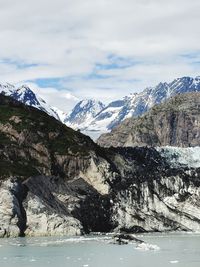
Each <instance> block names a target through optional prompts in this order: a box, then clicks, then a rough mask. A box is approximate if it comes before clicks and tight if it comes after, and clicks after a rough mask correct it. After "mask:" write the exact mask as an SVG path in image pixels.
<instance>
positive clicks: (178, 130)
mask: <svg viewBox="0 0 200 267" xmlns="http://www.w3.org/2000/svg"><path fill="white" fill-rule="evenodd" d="M199 125H200V93H198V92H196V93H187V94H179V95H177V96H175V97H173V98H171V99H169V100H168V101H167V102H165V103H163V104H160V105H156V106H154V107H153V108H152V109H151V110H150V111H149V112H147V113H145V114H144V115H143V116H141V117H138V118H130V119H126V120H125V121H124V122H122V123H121V124H120V125H119V126H117V127H116V128H114V129H113V130H112V131H111V133H107V134H103V135H101V137H100V138H99V139H98V141H97V142H98V144H99V145H101V146H105V147H109V146H114V147H117V146H119V147H121V146H126V147H127V146H150V147H155V146H167V145H169V146H178V147H190V146H198V145H200V127H199Z"/></svg>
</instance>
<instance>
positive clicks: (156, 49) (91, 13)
mask: <svg viewBox="0 0 200 267" xmlns="http://www.w3.org/2000/svg"><path fill="white" fill-rule="evenodd" d="M199 12H200V1H199V0H192V1H188V0H168V1H166V0H124V1H121V0H101V1H99V0H84V1H83V0H56V1H55V0H52V1H49V0H34V1H33V0H20V1H14V0H1V1H0V34H1V42H0V81H2V82H5V81H7V82H10V83H19V82H20V83H22V82H26V81H30V80H32V81H33V82H34V80H36V79H47V78H60V80H61V81H62V89H63V90H62V91H58V88H49V86H48V85H47V87H48V88H46V89H42V88H40V89H37V90H39V91H40V94H41V95H43V96H45V97H44V98H45V99H47V100H48V101H49V102H51V103H53V105H58V107H59V108H61V107H64V106H65V102H64V101H67V97H66V96H67V95H66V94H69V95H68V96H69V98H70V97H71V95H75V96H76V97H77V98H85V97H90V96H91V97H97V98H100V99H101V100H104V101H110V100H111V99H116V98H118V97H122V96H123V95H125V94H128V93H130V92H132V91H137V90H141V89H143V87H145V86H147V85H154V84H156V83H157V82H159V81H169V80H170V79H173V78H175V77H179V76H185V75H191V76H195V75H199V71H200V63H199V54H200V49H199V43H200V29H199V24H200V16H199ZM190 54H194V55H195V54H196V58H195V57H193V58H190V57H188V58H187V57H181V55H190ZM110 55H114V56H115V57H116V60H117V58H119V57H122V58H124V61H125V60H127V61H129V60H130V61H131V62H135V64H134V63H133V64H130V66H127V67H118V68H117V67H116V66H115V67H114V66H113V68H112V66H110V68H106V67H105V68H104V69H100V70H96V64H102V65H106V64H111V62H109V56H110ZM112 63H113V62H112ZM20 64H21V65H22V66H20ZM23 64H24V65H23ZM29 64H30V65H29ZM32 64H35V65H32ZM95 70H96V72H95ZM94 74H95V75H101V76H102V75H103V76H102V77H101V79H100V78H98V76H96V77H95V75H94ZM38 88H39V87H38ZM64 89H65V90H64ZM52 90H53V91H52ZM54 90H55V91H54ZM69 102H70V103H71V102H73V101H71V98H70V101H69ZM66 103H68V102H66ZM67 106H68V104H67ZM65 110H66V109H65Z"/></svg>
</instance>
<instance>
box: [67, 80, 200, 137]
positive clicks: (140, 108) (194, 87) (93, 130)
mask: <svg viewBox="0 0 200 267" xmlns="http://www.w3.org/2000/svg"><path fill="white" fill-rule="evenodd" d="M195 91H200V76H197V77H195V78H192V77H181V78H177V79H175V80H173V81H172V82H169V83H167V82H164V83H162V82H160V83H159V84H158V85H156V86H154V87H147V88H146V89H144V90H143V91H142V92H140V93H134V94H130V95H129V96H125V97H124V98H123V99H121V100H116V101H112V102H111V103H109V104H108V105H107V106H106V107H105V108H104V109H102V110H101V111H100V112H99V113H98V114H97V115H96V116H95V117H94V119H93V120H92V121H91V122H90V123H89V125H88V124H85V125H84V123H82V124H80V127H79V128H80V130H81V131H83V132H84V133H85V134H88V135H90V136H91V137H94V139H95V138H96V137H99V136H100V134H101V133H105V132H109V131H111V130H112V129H113V128H114V127H115V126H117V125H118V124H119V123H121V122H122V121H123V120H125V119H126V118H129V117H135V116H139V115H141V114H143V113H145V112H146V111H148V110H149V109H150V108H151V107H153V106H154V105H155V104H159V103H162V102H164V101H165V100H167V99H168V98H169V97H172V96H175V95H177V94H180V93H187V92H195ZM66 122H67V120H66Z"/></svg>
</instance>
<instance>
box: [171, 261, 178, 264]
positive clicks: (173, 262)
mask: <svg viewBox="0 0 200 267" xmlns="http://www.w3.org/2000/svg"><path fill="white" fill-rule="evenodd" d="M170 263H172V264H175V263H178V261H177V260H174V261H170Z"/></svg>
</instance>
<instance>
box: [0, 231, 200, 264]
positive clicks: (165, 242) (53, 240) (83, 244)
mask: <svg viewBox="0 0 200 267" xmlns="http://www.w3.org/2000/svg"><path fill="white" fill-rule="evenodd" d="M137 238H139V239H142V240H144V241H145V243H144V244H142V245H140V246H138V245H136V244H134V243H133V244H129V245H115V244H112V243H111V241H112V238H111V237H110V236H109V235H106V236H84V237H74V238H68V237H40V238H16V239H0V267H33V266H37V267H46V266H47V267H48V266H49V267H64V266H68V267H121V266H124V267H146V266H148V267H157V266H161V267H167V266H175V267H180V266H181V267H200V234H194V233H179V234H177V233H175V234H172V233H171V234H158V233H157V234H145V235H137Z"/></svg>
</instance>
